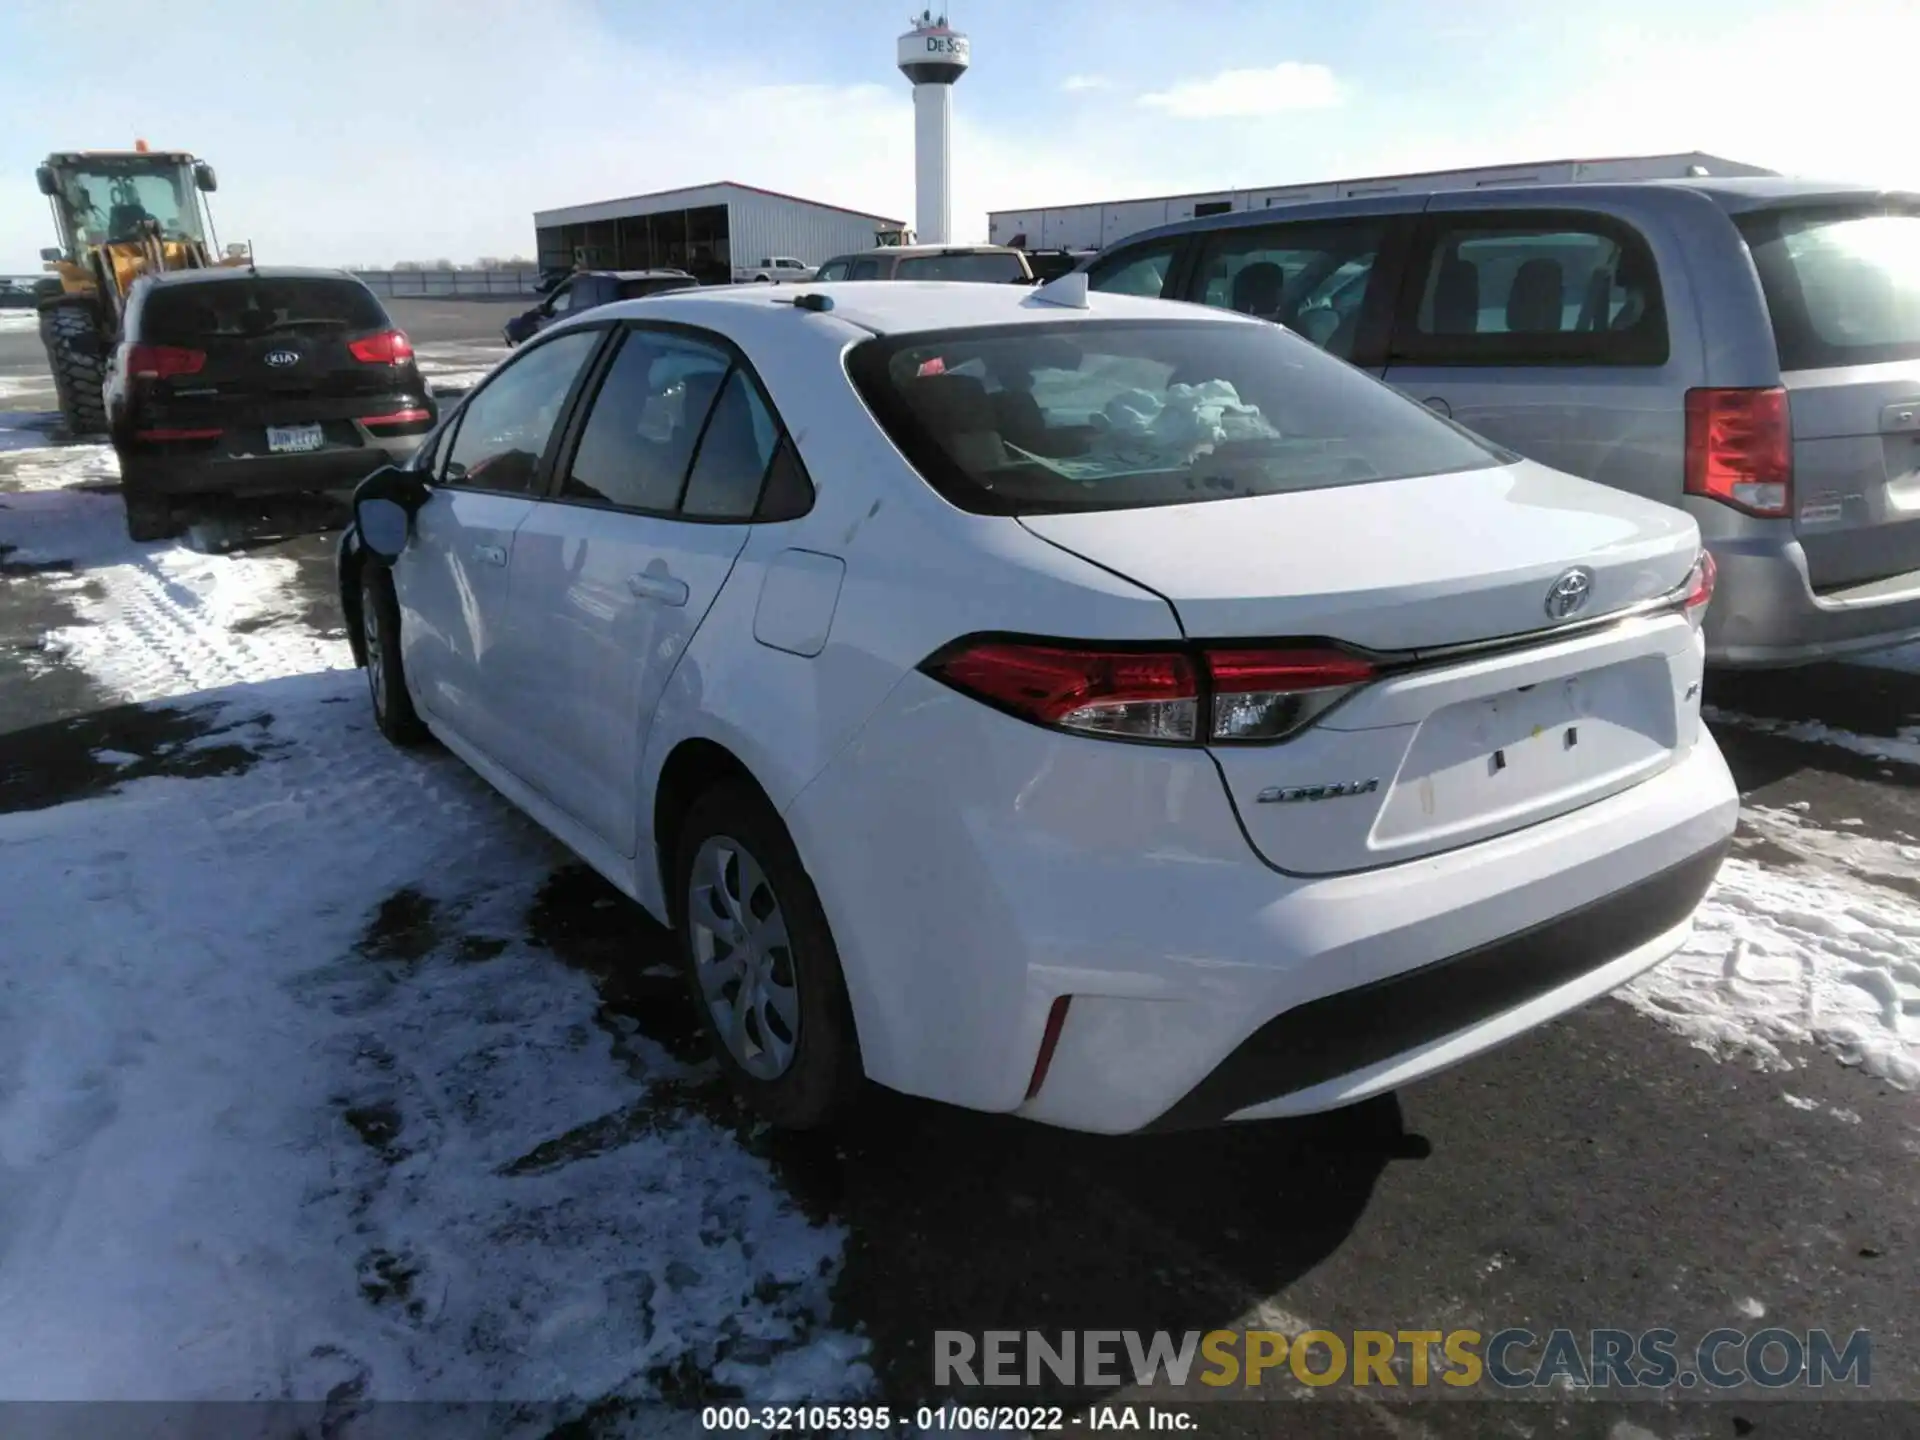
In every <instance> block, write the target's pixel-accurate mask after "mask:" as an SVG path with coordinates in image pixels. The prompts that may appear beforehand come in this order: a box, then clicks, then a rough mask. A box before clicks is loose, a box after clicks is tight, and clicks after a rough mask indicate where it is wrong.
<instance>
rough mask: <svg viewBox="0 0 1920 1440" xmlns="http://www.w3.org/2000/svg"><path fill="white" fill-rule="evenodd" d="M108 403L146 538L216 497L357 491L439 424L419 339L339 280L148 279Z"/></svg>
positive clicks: (135, 304)
mask: <svg viewBox="0 0 1920 1440" xmlns="http://www.w3.org/2000/svg"><path fill="white" fill-rule="evenodd" d="M106 401H107V424H108V430H109V433H110V435H111V438H112V440H113V447H114V450H115V451H116V452H117V453H118V455H119V457H120V480H121V491H122V493H123V495H124V496H125V498H126V505H127V533H128V535H129V536H131V537H132V538H133V539H135V540H164V539H167V538H169V537H171V536H173V535H175V534H178V533H179V532H180V530H181V529H183V528H184V526H185V524H186V523H187V520H188V519H189V518H190V514H191V512H192V511H193V510H194V509H196V508H199V507H200V506H201V505H203V504H205V502H207V501H208V500H209V499H212V498H215V497H249V498H251V497H256V496H262V495H269V494H296V493H309V492H320V491H345V490H351V489H352V488H353V486H354V485H356V484H358V483H359V482H360V481H361V480H362V479H363V478H365V476H366V475H367V474H368V473H369V472H370V471H373V470H377V469H378V468H380V466H382V465H385V464H388V463H391V462H393V461H397V460H402V459H404V458H406V457H407V456H408V455H410V454H411V453H412V452H413V450H414V449H415V448H416V447H417V446H418V445H419V443H420V437H421V436H422V435H424V434H426V433H427V432H428V431H429V430H431V429H432V428H433V425H434V421H435V420H436V419H437V418H438V411H437V407H436V406H435V405H434V402H433V398H432V396H431V395H430V394H429V393H428V390H427V385H426V382H425V381H424V380H423V379H422V378H421V375H420V370H419V367H418V366H417V365H416V364H415V363H414V357H413V345H412V344H411V342H409V340H408V339H407V336H406V333H405V332H404V331H402V330H401V329H400V328H399V327H398V326H396V325H395V324H394V323H393V320H392V318H391V317H390V316H389V315H388V314H387V311H386V308H385V307H384V306H383V305H381V303H380V301H379V299H378V298H377V297H376V296H375V295H374V293H373V292H372V291H371V290H369V289H368V288H367V287H366V286H365V285H363V284H361V283H360V282H359V281H358V280H356V279H354V278H353V277H352V276H351V275H348V274H346V273H344V272H342V271H338V270H297V269H289V268H273V269H266V268H261V269H237V268H236V269H214V270H185V271H178V272H175V273H173V274H168V275H154V276H148V277H146V278H144V279H141V280H139V281H136V282H135V284H134V286H133V290H132V292H131V293H130V294H129V295H128V297H127V310H126V321H125V324H124V326H123V327H122V338H121V341H120V343H119V344H118V345H117V346H115V348H114V351H113V356H112V358H111V360H110V361H109V362H108V365H107V380H106Z"/></svg>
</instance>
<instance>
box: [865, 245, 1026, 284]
mask: <svg viewBox="0 0 1920 1440" xmlns="http://www.w3.org/2000/svg"><path fill="white" fill-rule="evenodd" d="M893 278H894V279H896V280H971V281H976V282H979V283H983V284H989V285H991V284H1000V285H1006V284H1010V283H1016V282H1018V281H1021V280H1025V279H1026V278H1027V272H1026V270H1025V269H1024V268H1023V267H1022V266H1021V264H1020V257H1019V256H1018V255H1007V254H993V253H991V252H989V253H987V254H984V255H978V254H976V255H908V256H905V257H904V258H903V259H902V260H901V261H900V263H899V264H898V265H896V266H895V267H894V271H893Z"/></svg>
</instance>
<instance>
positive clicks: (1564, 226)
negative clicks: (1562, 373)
mask: <svg viewBox="0 0 1920 1440" xmlns="http://www.w3.org/2000/svg"><path fill="white" fill-rule="evenodd" d="M1412 276H1413V279H1414V285H1413V286H1412V287H1410V288H1409V290H1408V292H1407V294H1406V295H1405V296H1404V297H1403V307H1402V313H1401V315H1400V316H1399V319H1398V322H1397V323H1396V325H1395V327H1394V331H1395V333H1394V340H1393V358H1394V359H1396V360H1400V361H1413V362H1424V363H1427V364H1436V365H1543V364H1547V365H1551V364H1585V365H1662V364H1665V363H1666V359H1667V350H1668V347H1667V317H1666V310H1665V307H1664V306H1663V304H1662V302H1661V295H1660V278H1659V274H1658V272H1657V269H1656V266H1655V264H1654V260H1653V254H1652V251H1651V250H1649V249H1648V247H1647V244H1646V241H1645V240H1644V239H1642V238H1641V237H1640V235H1639V234H1638V233H1637V232H1635V231H1634V230H1633V229H1632V228H1631V227H1629V226H1626V225H1624V224H1620V223H1618V222H1616V221H1613V220H1611V219H1608V218H1607V217H1604V216H1595V215H1578V214H1576V215H1564V216H1561V215H1540V216H1487V215H1462V216H1460V217H1458V218H1455V219H1446V220H1440V221H1438V222H1437V223H1436V224H1435V225H1434V227H1433V229H1432V230H1431V232H1430V235H1429V240H1428V243H1427V244H1425V245H1424V246H1422V247H1421V250H1420V253H1419V254H1417V255H1416V256H1415V264H1414V266H1413V269H1412Z"/></svg>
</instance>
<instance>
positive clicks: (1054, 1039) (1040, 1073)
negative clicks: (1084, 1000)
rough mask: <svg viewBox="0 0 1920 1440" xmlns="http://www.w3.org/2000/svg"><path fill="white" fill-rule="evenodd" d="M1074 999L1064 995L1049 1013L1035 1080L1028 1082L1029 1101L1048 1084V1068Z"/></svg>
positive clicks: (1036, 1064)
mask: <svg viewBox="0 0 1920 1440" xmlns="http://www.w3.org/2000/svg"><path fill="white" fill-rule="evenodd" d="M1072 999H1073V997H1072V996H1071V995H1062V996H1060V997H1059V998H1058V999H1056V1000H1055V1001H1054V1002H1053V1008H1052V1009H1051V1010H1049V1011H1047V1028H1046V1030H1045V1031H1044V1032H1043V1033H1042V1034H1041V1036H1040V1053H1039V1055H1038V1056H1036V1057H1035V1058H1034V1062H1033V1078H1032V1079H1031V1080H1029V1081H1028V1082H1027V1099H1029V1100H1031V1099H1033V1097H1034V1096H1036V1095H1038V1094H1039V1093H1040V1087H1041V1086H1042V1085H1044V1084H1046V1083H1047V1067H1048V1066H1049V1065H1051V1064H1053V1051H1054V1047H1055V1046H1056V1045H1058V1044H1059V1043H1060V1031H1061V1028H1062V1027H1063V1026H1064V1025H1065V1024H1066V1023H1067V1004H1068V1002H1070V1001H1071V1000H1072Z"/></svg>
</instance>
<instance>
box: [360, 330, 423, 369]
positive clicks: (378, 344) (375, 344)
mask: <svg viewBox="0 0 1920 1440" xmlns="http://www.w3.org/2000/svg"><path fill="white" fill-rule="evenodd" d="M347 350H348V351H349V352H350V353H351V354H352V356H353V358H354V359H356V360H358V361H359V362H360V363H361V364H363V365H399V364H402V363H404V362H405V361H408V360H411V359H412V358H413V342H412V341H411V340H409V339H407V332H406V331H404V330H382V331H381V332H380V333H379V334H378V335H363V336H361V337H360V338H359V339H358V340H350V341H348V342H347Z"/></svg>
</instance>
